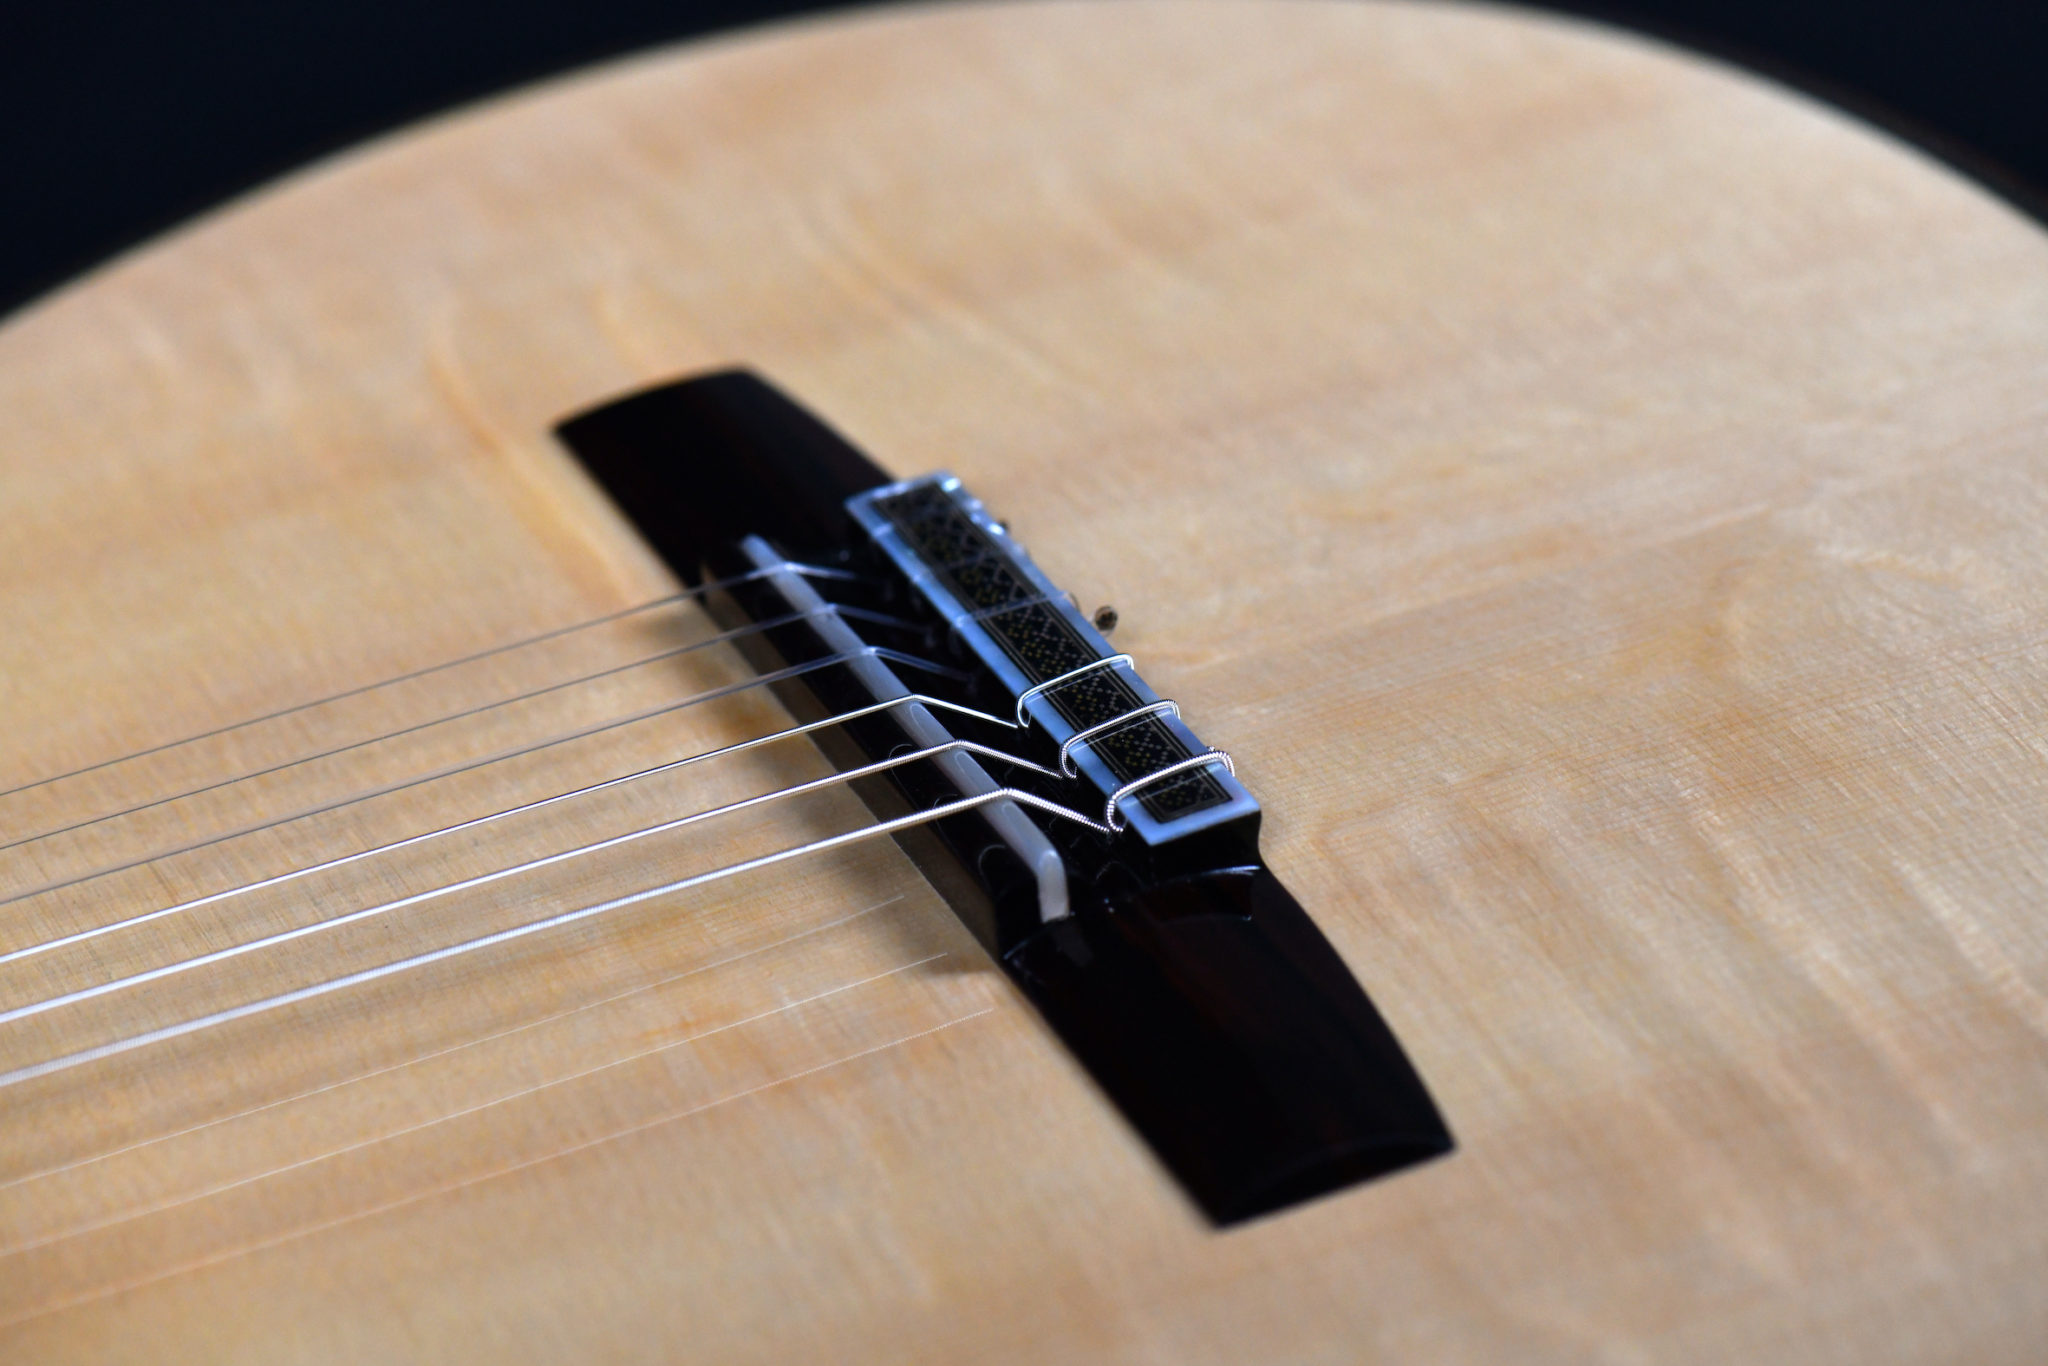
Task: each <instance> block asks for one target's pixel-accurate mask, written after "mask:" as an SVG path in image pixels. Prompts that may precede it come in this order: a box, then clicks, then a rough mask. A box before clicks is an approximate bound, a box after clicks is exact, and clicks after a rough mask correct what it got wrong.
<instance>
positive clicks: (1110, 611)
mask: <svg viewBox="0 0 2048 1366" xmlns="http://www.w3.org/2000/svg"><path fill="white" fill-rule="evenodd" d="M1116 621H1117V617H1116V608H1114V607H1111V606H1110V605H1109V604H1108V603H1106V602H1105V603H1104V604H1102V606H1100V607H1098V608H1096V609H1095V629H1096V630H1098V631H1100V632H1102V634H1104V635H1108V634H1109V633H1110V632H1111V631H1114V630H1115V629H1116Z"/></svg>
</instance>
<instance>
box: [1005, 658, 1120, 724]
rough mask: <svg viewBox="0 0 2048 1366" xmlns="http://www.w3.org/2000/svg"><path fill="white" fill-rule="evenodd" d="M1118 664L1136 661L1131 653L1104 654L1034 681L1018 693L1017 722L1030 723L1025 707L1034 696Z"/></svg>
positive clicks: (1112, 667)
mask: <svg viewBox="0 0 2048 1366" xmlns="http://www.w3.org/2000/svg"><path fill="white" fill-rule="evenodd" d="M1118 665H1123V666H1124V667H1125V668H1131V667H1134V665H1135V661H1134V660H1132V658H1131V657H1130V656H1129V655H1104V656H1103V657H1102V658H1100V659H1091V660H1089V661H1088V662H1087V663H1086V664H1083V665H1082V666H1081V667H1080V668H1078V669H1069V670H1067V671H1066V672H1065V673H1063V674H1061V675H1060V676H1059V677H1057V678H1048V679H1046V680H1045V682H1043V683H1033V684H1032V685H1031V686H1030V687H1028V688H1026V689H1025V690H1024V691H1023V692H1020V693H1018V694H1017V724H1018V725H1019V726H1024V725H1028V724H1030V721H1031V718H1030V716H1029V715H1028V714H1027V713H1026V712H1025V710H1024V708H1025V705H1026V704H1027V703H1029V702H1030V701H1031V699H1032V698H1034V697H1037V696H1039V695H1040V694H1042V693H1049V692H1051V691H1052V690H1053V689H1054V688H1057V687H1059V686H1060V685H1062V684H1065V683H1071V682H1073V681H1074V680H1075V679H1077V678H1082V677H1085V676H1086V675H1088V674H1092V673H1094V672H1096V671H1097V670H1098V669H1114V668H1116V667H1117V666H1118Z"/></svg>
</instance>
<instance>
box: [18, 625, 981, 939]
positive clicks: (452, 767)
mask: <svg viewBox="0 0 2048 1366" xmlns="http://www.w3.org/2000/svg"><path fill="white" fill-rule="evenodd" d="M827 610H831V609H830V606H829V604H828V607H827ZM862 655H871V656H873V657H875V658H877V659H886V660H888V661H890V662H891V663H896V664H903V665H907V666H909V667H911V668H914V669H918V670H921V671H923V672H926V673H932V674H937V675H939V676H940V677H949V678H963V677H965V675H963V674H961V673H960V672H959V671H958V670H956V669H949V668H947V667H946V666H945V665H942V664H936V663H934V662H932V661H931V660H928V659H920V658H919V657H917V656H916V655H909V654H904V653H903V652H901V651H899V650H891V649H887V648H885V647H882V646H864V647H862V648H861V649H859V650H854V651H849V652H847V653H846V654H841V655H829V656H824V657H821V658H818V659H812V660H806V661H804V662H803V663H801V664H794V665H791V666H789V667H788V668H785V669H777V670H774V671H772V672H770V673H766V674H762V675H761V676H759V677H757V678H749V679H746V680H743V681H741V682H738V683H730V684H727V685H725V686H723V687H719V688H711V689H707V690H706V691H703V692H699V693H692V694H691V695H689V696H688V697H685V698H683V699H681V700H680V701H676V702H666V703H663V704H662V705H661V706H658V707H650V708H647V709H645V710H643V711H637V712H633V713H631V714H630V715H627V716H620V717H614V718H613V719H611V720H609V721H601V722H598V723H597V724H596V725H591V726H585V727H583V728H582V729H580V730H573V731H569V732H568V733H566V734H563V735H557V736H554V737H552V738H550V739H546V740H541V741H537V742H535V743H532V744H527V745H517V746H514V747H512V748H510V749H503V750H499V751H497V752H495V753H492V754H487V755H484V756H483V757H482V758H480V759H465V760H462V761H461V762H459V763H454V764H447V765H444V766H442V767H441V768H437V769H432V770H430V771H428V772H426V773H424V774H417V775H415V776H413V777H410V778H406V779H402V780H401V781H399V782H395V783H389V784H386V785H385V786H383V787H375V788H369V789H366V790H364V791H361V792H356V793H352V794H350V795H349V796H346V797H340V798H337V799H336V800H334V801H331V802H325V803H322V804H320V805H318V806H310V807H303V808H301V809H300V810H298V811H294V812H291V813H290V814H288V815H283V816H274V817H271V818H270V819H268V820H263V821H257V822H254V823H252V824H249V825H244V826H239V827H237V828H235V829H233V830H229V831H226V832H225V833H222V834H218V835H209V836H207V837H206V838H205V839H200V840H194V841H192V842H191V843H189V844H182V845H179V846H177V847H175V848H172V849H165V850H159V851H157V852H156V853H153V854H148V855H144V856H143V857H140V858H135V859H130V860H129V861H128V862H126V863H117V864H110V865H108V866H106V867H102V868H96V869H94V870H93V871H92V872H89V873H81V874H78V875H77V876H75V877H69V878H64V879H62V880H60V881H56V882H46V883H44V884H42V885H41V886H39V887H31V888H29V889H28V890H26V891H22V892H16V893H14V894H13V895H11V896H7V897H4V898H0V906H8V905H11V904H13V903H14V902H17V901H26V900H27V899H29V898H30V897H37V896H43V895H46V894H47V893H50V892H56V891H62V890H63V889H64V888H67V887H76V886H78V885H79V884H81V883H85V882H91V881H93V880H94V879H96V878H102V877H112V876H113V875H114V874H116V873H125V872H128V871H131V870H132V869H136V868H140V867H143V866H145V865H147V864H151V863H156V862H158V861H160V860H163V859H168V858H176V857H178V856H180V855H183V854H189V853H194V852H196V851H198V850H200V849H207V848H211V847H212V846H214V845H216V844H224V843H226V842H227V841H229V840H236V839H240V838H242V837H243V836H244V835H253V834H257V833H259V832H261V831H264V830H271V829H275V828H277V827H278V826H282V825H290V824H291V823H293V822H294V821H301V820H307V819H310V818H311V817H314V816H321V815H326V814H327V813H329V812H331V811H339V810H341V809H343V808H344V807H349V806H354V805H356V804H358V803H360V802H367V801H374V800H376V799H377V798H379V797H388V796H390V795H391V794H393V793H395V792H404V791H406V790H407V789H409V788H414V787H419V786H422V785H424V784H426V783H431V782H438V781H440V780H441V779H443V778H452V777H454V776H456V775H458V774H462V773H470V772H474V771H475V770H477V769H480V768H488V767H490V766H491V765H492V764H499V763H504V762H506V761H507V760H511V759H518V758H522V757H524V756H526V755H528V754H536V753H539V752H540V751H541V750H544V749H551V748H553V747H555V746H557V745H566V744H569V743H571V742H573V741H576V740H584V739H588V738H589V737H591V736H593V735H601V734H603V733H605V732H606V731H612V730H618V729H620V728H621V727H624V726H631V725H637V724H639V723H640V722H642V721H651V720H653V719H655V718H656V717H659V716H667V715H670V714H672V713H674V712H678V711H682V710H684V709H685V708H688V707H694V706H698V705H700V704H702V703H705V702H715V701H718V700H720V699H722V698H726V697H734V696H738V695H739V694H741V693H746V692H750V691H752V690H753V689H755V688H759V687H762V686H764V685H769V684H774V683H778V682H781V681H783V680H785V679H791V678H797V677H800V676H802V675H804V674H808V673H811V672H812V671H814V670H817V669H824V668H829V667H831V666H833V665H837V664H845V663H848V662H849V661H851V660H853V659H855V658H858V657H860V656H862Z"/></svg>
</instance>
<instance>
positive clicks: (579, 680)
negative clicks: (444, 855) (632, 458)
mask: <svg viewBox="0 0 2048 1366" xmlns="http://www.w3.org/2000/svg"><path fill="white" fill-rule="evenodd" d="M825 610H827V611H833V612H838V613H841V614H844V615H847V616H856V615H857V616H860V617H862V618H872V617H877V616H880V615H881V614H879V613H871V612H865V611H859V610H857V609H851V608H839V607H835V606H833V605H831V604H827V607H826V609H825ZM812 615H815V609H814V610H813V611H808V612H791V613H788V614H786V615H784V616H780V617H772V618H769V619H768V620H765V621H755V622H749V623H748V624H747V625H745V626H737V627H734V628H733V629H732V630H729V631H721V632H719V633H718V634H717V635H714V636H709V637H707V638H706V639H703V640H698V641H692V642H691V643H690V644H688V645H679V646H677V647H675V648H674V649H670V650H662V651H660V652H659V653H656V654H651V655H648V656H646V657H645V658H644V659H635V660H630V661H628V662H627V663H624V664H614V665H611V666H610V667H608V668H603V669H599V670H597V671H596V672H594V673H587V674H581V675H578V676H577V677H575V678H568V679H563V680H561V681H559V682H555V683H549V684H547V685H545V686H543V687H539V688H534V689H531V690H530V691H527V692H522V693H514V694H513V695H512V696H510V697H501V698H499V699H498V700H497V701H495V702H485V703H481V704H479V705H477V706H474V707H465V708H463V709H462V710H461V711H453V712H449V713H448V714H447V715H445V716H437V717H435V718H434V719H432V720H431V721H419V722H415V723H414V724H412V725H409V726H401V727H399V728H398V729H397V730H390V731H386V732H384V733H383V734H381V735H372V736H369V737H367V738H365V739H361V740H351V741H350V742H349V743H347V744H345V745H337V746H335V747H334V748H332V749H324V750H320V751H318V752H316V753H313V754H304V755H300V756H299V757H298V758H296V759H288V760H286V761H284V762H283V763H277V764H272V765H270V766H269V767H267V768H258V769H251V770H249V771H248V772H246V773H238V774H236V775H235V776H233V777H231V778H221V779H218V780H216V781H214V782H210V783H205V784H202V785H201V786H199V787H194V788H188V789H186V790H185V791H183V792H174V793H171V794H170V795H169V796H165V797H157V798H154V799H152V800H150V801H146V802H141V803H138V804H137V805H135V806H130V807H124V808H123V809H121V810H119V811H109V812H107V813H106V814H105V815H101V816H93V817H90V818H88V819H86V820H81V821H73V822H72V823H71V824H70V825H60V826H58V827H57V828H56V829H54V830H45V831H43V832H41V833H40V834H35V835H24V836H22V837H21V838H19V839H14V840H9V841H8V842H7V843H5V844H0V853H4V852H5V851H7V850H9V849H18V848H20V847H21V846H22V845H24V844H34V843H36V842H37V841H39V840H46V839H51V838H53V837H55V836H57V835H68V834H70V833H71V832H73V831H74V830H84V829H86V828H88V827H90V826H94V825H104V824H105V823H106V822H108V821H112V820H119V819H121V818H122V817H123V816H133V815H136V814H138V813H139V812H143V811H153V810H155V809H156V808H157V807H160V806H168V805H170V804H171V803H172V802H181V801H184V800H186V799H187V798H189V797H199V796H204V795H205V794H206V793H208V792H217V791H219V790H220V789H222V788H224V787H233V786H234V785H235V784H237V783H245V782H248V781H250V780H251V779H254V778H267V777H269V776H270V775H271V774H273V773H282V772H284V771H285V770H286V769H291V768H298V767H300V766H301V765H304V764H310V763H316V762H318V761H319V760H321V759H332V758H334V757H335V756H336V755H341V754H350V753H353V752H354V751H356V750H359V749H367V748H368V747H370V746H371V745H377V744H382V743H384V742H385V741H387V740H396V739H399V738H400V737H402V736H407V735H416V734H418V733H419V732H420V731H424V730H432V729H433V728H434V727H436V726H444V725H447V724H448V723H449V722H451V721H465V720H468V719H469V718H470V717H473V716H481V715H483V714H484V713H485V712H491V711H496V710H498V709H499V708H501V707H509V706H511V705H513V704H514V703H517V702H530V701H532V700H533V699H534V698H536V697H545V696H547V695H548V694H550V693H556V692H561V691H562V690H564V689H566V688H574V687H579V686H581V685H582V684H585V683H594V682H596V681H598V680H599V679H603V678H611V677H614V676H616V675H618V674H622V673H630V672H631V671H632V670H634V669H641V668H645V667H647V666H648V665H650V664H659V663H661V662H662V661H663V660H667V659H676V658H679V657H681V656H683V655H687V654H694V653H695V652H696V651H698V650H706V649H709V648H711V647H712V646H714V645H723V644H727V643H729V642H731V641H734V640H739V639H742V638H744V637H746V636H751V635H758V634H760V633H761V632H763V631H769V630H773V629H775V628H777V627H780V626H787V625H789V624H790V623H791V622H795V621H801V620H803V619H805V618H806V617H809V616H812ZM881 619H882V620H883V621H884V622H889V623H897V624H901V625H905V626H908V625H910V623H908V622H900V623H899V622H898V619H897V618H893V617H882V618H881Z"/></svg>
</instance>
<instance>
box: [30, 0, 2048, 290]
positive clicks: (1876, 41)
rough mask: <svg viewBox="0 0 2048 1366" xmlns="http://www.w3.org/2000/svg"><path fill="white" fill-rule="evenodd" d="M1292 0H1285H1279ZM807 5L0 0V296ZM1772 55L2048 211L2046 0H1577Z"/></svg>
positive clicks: (1716, 49)
mask: <svg viewBox="0 0 2048 1366" xmlns="http://www.w3.org/2000/svg"><path fill="white" fill-rule="evenodd" d="M1274 2H1275V3H1283V2H1284V0H1274ZM836 7H837V6H833V5H820V4H817V3H815V0H813V2H812V3H804V2H803V0H766V2H765V3H764V0H665V2H664V0H584V3H582V4H561V3H556V4H543V3H535V0H490V2H489V3H486V2H485V0H448V2H447V3H432V2H431V0H427V2H426V3H421V2H420V0H414V2H413V3H406V0H351V2H350V3H347V4H310V3H298V2H297V0H212V3H205V4H189V3H187V4H180V3H176V2H175V0H157V3H154V4H150V3H132V2H131V3H122V0H68V3H46V4H40V5H31V4H24V3H23V0H0V206H4V209H0V311H4V310H6V309H8V308H11V307H12V306H14V305H16V304H19V303H21V302H23V301H24V300H27V299H29V298H32V297H33V296H34V295H36V294H38V293H40V292H41V291H43V290H45V289H47V288H49V287H51V286H52V285H55V284H57V283H59V282H61V281H62V280H64V279H65V278H66V277H67V276H70V275H72V274H75V273H76V272H78V271H80V270H82V269H84V268H86V267H88V266H90V265H92V264H94V263H95V262H97V261H99V260H102V259H104V258H105V257H107V256H108V255H110V254H112V253H114V252H116V251H119V250H120V249H122V248H123V247H125V246H128V245H130V244H131V243H134V242H136V241H138V240H140V239H142V238H145V237H147V236H150V235H151V234H153V233H155V232H156V231H158V230H160V229H162V228H164V227H167V226H169V225H170V224H172V223H174V222H176V221H178V220H179V219H181V218H183V217H185V216H187V215H189V214H191V213H194V212H197V211H198V210H201V209H204V208H206V207H207V206H208V205H210V204H213V203H216V202H218V201H219V200H221V199H223V198H225V197H227V196H229V195H232V194H234V193H236V192H238V191H241V190H244V189H247V188H248V187H250V186H252V185H255V184H258V183H260V182H262V181H264V180H266V179H269V178H270V177H271V176H274V175H276V174H278V173H279V172H281V171H284V170H287V169H289V168H290V167H292V166H294V165H297V164H299V163H301V162H303V161H306V160H308V159H309V158H312V157H315V156H318V155H320V154H321V153H324V152H328V151H332V150H334V149H335V148H338V147H341V146H345V145H347V144H348V143H351V142H354V141H357V140H358V139H360V138H363V137H365V136H368V135H370V134H373V133H377V132H380V131H383V130H385V129H388V128H392V127H395V126H397V125H399V124H403V123H405V122H407V121H409V120H411V119H414V118H417V117H419V116H420V115H422V114H426V113H431V112H433V111H435V110H437V109H443V108H446V107H447V106H449V105H451V104H456V103H460V102H461V101H464V100H467V99H471V98H474V97H476V96H478V95H482V94H487V93H490V92H492V91H495V90H500V89H503V88H505V87H507V86H511V85H516V84H519V83H521V82H524V81H528V80H531V79H533V78H535V77H537V76H543V75H547V74H550V73H553V72H558V71H562V70H565V69H567V68H570V67H574V66H578V65H581V64H583V63H585V62H588V61H591V60H594V59H597V58H601V57H606V56H610V55H613V54H616V53H620V52H624V51H628V50H631V49H633V48H638V47H644V46H648V45H651V44H655V43H660V42H665V41H672V40H674V39H678V38H685V37H690V36H692V35H696V34H701V33H706V32H710V31H713V30H717V29H721V28H728V27H732V26H734V25H739V24H747V23H759V22H763V21H766V20H770V19H774V18H777V17H780V16H783V15H787V14H794V13H799V12H803V11H809V10H817V9H825V8H836ZM1561 7H1563V8H1568V9H1571V10H1574V11H1576V12H1578V13H1581V14H1589V15H1592V16H1593V17H1596V18H1600V19H1603V20H1606V21H1608V22H1612V23H1618V24H1622V25H1625V26H1628V27H1633V28H1637V29H1640V30H1644V31H1647V32H1650V33H1653V34H1657V35H1659V36H1662V37H1665V38H1669V39H1672V40H1675V41H1677V42H1680V43H1683V44H1685V45H1687V46H1690V47H1694V48H1698V49H1703V50H1705V51H1708V52H1711V53H1713V54H1715V55H1717V56H1720V57H1723V58H1725V59H1728V60H1732V61H1735V62H1737V63H1740V64H1742V65H1745V66H1749V67H1751V68H1753V69H1756V70H1760V71H1763V72H1765V73H1767V74H1769V75H1772V76H1774V77H1776V78H1777V79H1779V80H1782V81H1785V82H1787V83H1789V84H1793V85H1797V86H1800V87H1802V88H1804V89H1807V90H1809V91H1812V92H1814V93H1816V94H1819V95H1820V96H1822V97H1823V98H1826V99H1829V100H1831V101H1832V102H1834V103H1836V104H1838V105H1842V106H1845V107H1847V108H1849V109H1851V110H1854V111H1855V112H1857V113H1859V114H1861V115H1863V116H1864V117H1866V118H1869V119H1872V120H1873V121H1875V122H1879V123H1882V124H1885V125H1886V126H1888V127H1890V128H1892V129H1893V130H1894V131H1897V132H1899V133H1902V134H1903V135H1905V136H1906V137H1908V138H1910V139H1912V140H1914V141H1916V142H1918V143H1920V144H1921V145H1922V146H1925V147H1928V148H1929V149H1931V150H1933V151H1934V152H1936V153H1937V154H1939V155H1941V156H1943V157H1945V158H1947V159H1948V160H1949V161H1951V162H1952V163H1954V164H1956V165H1957V166H1959V167H1960V168H1962V169H1963V170H1965V171H1967V172H1968V173H1970V174H1972V175H1974V176H1975V177H1976V178H1978V179H1979V180H1981V181H1983V182H1984V183H1986V184H1988V185H1990V186H1991V187H1992V188H1994V189H1996V190H1998V191H1999V192H2000V193H2002V194H2004V195H2005V196H2006V197H2007V198H2009V199H2011V200H2013V201H2014V202H2016V203H2019V204H2021V205H2022V206H2023V207H2026V208H2028V209H2029V210H2031V211H2032V212H2034V213H2036V214H2042V213H2043V212H2044V208H2048V0H2007V2H2006V3H1994V0H1867V3H1861V4H1857V3H1846V2H1845V0H1720V3H1713V2H1712V0H1615V3H1605V2H1604V0H1585V2H1584V3H1572V2H1571V0H1566V3H1564V4H1563V5H1562V6H1561Z"/></svg>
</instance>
